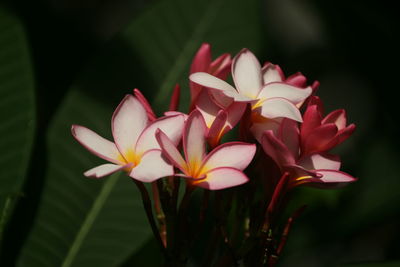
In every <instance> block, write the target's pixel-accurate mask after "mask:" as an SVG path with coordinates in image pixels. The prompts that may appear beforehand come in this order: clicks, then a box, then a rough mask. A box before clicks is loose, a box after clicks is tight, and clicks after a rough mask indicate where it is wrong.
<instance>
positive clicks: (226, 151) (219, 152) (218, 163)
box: [202, 142, 256, 170]
mask: <svg viewBox="0 0 400 267" xmlns="http://www.w3.org/2000/svg"><path fill="white" fill-rule="evenodd" d="M255 153H256V145H255V144H248V143H244V142H229V143H224V144H222V145H219V146H218V147H216V148H215V149H214V150H213V151H211V153H210V154H208V155H207V157H206V158H205V159H204V162H203V166H202V168H205V169H207V170H210V169H215V168H220V167H232V168H235V169H238V170H244V169H245V168H246V167H247V166H248V165H249V164H250V162H251V160H252V159H253V157H254V155H255Z"/></svg>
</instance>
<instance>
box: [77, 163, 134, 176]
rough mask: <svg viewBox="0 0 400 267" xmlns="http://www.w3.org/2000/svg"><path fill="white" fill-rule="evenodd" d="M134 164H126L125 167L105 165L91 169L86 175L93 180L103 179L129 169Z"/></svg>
mask: <svg viewBox="0 0 400 267" xmlns="http://www.w3.org/2000/svg"><path fill="white" fill-rule="evenodd" d="M131 165H132V164H131V163H129V164H125V165H116V164H110V163H107V164H103V165H100V166H97V167H94V168H93V169H90V170H88V171H86V172H85V173H84V175H85V176H86V177H93V178H101V177H104V176H107V175H110V174H112V173H114V172H117V171H119V170H122V169H124V168H129V167H130V166H131Z"/></svg>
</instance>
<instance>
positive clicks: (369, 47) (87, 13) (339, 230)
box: [3, 0, 400, 266]
mask: <svg viewBox="0 0 400 267" xmlns="http://www.w3.org/2000/svg"><path fill="white" fill-rule="evenodd" d="M156 2H157V1H155V0H153V1H144V0H142V1H129V0H115V1H107V0H83V1H82V0H81V1H78V0H69V1H67V0H59V1H56V0H38V1H21V0H14V1H8V2H6V4H7V6H8V7H9V8H11V9H12V10H14V11H15V12H16V14H17V15H18V16H19V17H20V18H21V20H22V22H23V25H24V26H25V29H26V32H27V36H28V41H29V45H30V47H29V48H30V51H31V53H32V61H33V64H34V70H35V71H34V72H35V80H36V103H37V114H38V115H37V118H38V119H37V128H38V129H40V132H45V131H46V129H47V127H48V126H49V124H50V122H51V121H52V118H53V115H54V114H55V112H56V111H57V108H58V107H59V105H60V103H61V101H62V99H63V97H64V95H66V94H67V92H68V90H69V88H70V87H71V85H72V84H73V82H74V81H75V80H76V79H77V78H78V77H79V75H80V73H81V71H82V70H83V69H85V68H87V64H88V62H91V61H92V60H93V57H94V56H95V55H96V53H98V51H101V50H102V49H105V48H104V47H107V44H108V42H109V41H110V40H113V38H114V36H115V35H116V34H117V33H118V32H119V31H120V30H121V29H122V28H123V27H124V26H125V25H126V24H127V23H128V22H129V21H131V20H132V19H135V17H136V16H139V15H140V14H141V13H142V12H144V11H146V10H147V9H148V8H150V7H151V6H152V5H153V4H154V3H156ZM259 6H260V9H259V12H260V14H259V16H260V19H259V21H260V29H261V32H260V40H259V44H258V46H259V47H261V49H259V51H257V52H256V54H257V56H258V57H259V58H260V59H261V61H266V60H268V61H272V62H273V63H276V64H279V65H280V66H281V67H282V68H283V70H284V71H285V73H286V74H291V73H294V72H296V71H301V72H302V73H303V74H305V75H306V76H307V77H308V78H309V80H310V81H313V80H319V81H320V82H321V87H320V90H319V95H320V96H321V98H322V99H323V100H324V102H325V104H326V110H328V111H330V110H333V109H337V108H345V109H346V110H347V114H348V118H349V121H350V122H354V123H355V124H356V125H357V130H356V132H355V134H354V136H353V137H352V138H351V139H350V140H348V141H347V142H346V143H345V144H343V145H342V146H341V147H340V148H339V149H338V150H337V152H338V153H340V154H341V155H342V159H343V169H344V170H345V171H346V172H349V173H351V174H352V175H354V176H355V177H358V178H359V181H358V182H356V183H354V184H352V185H350V186H348V187H347V188H344V189H340V190H337V191H320V190H316V189H306V188H304V189H303V188H302V189H298V190H296V192H295V196H294V198H293V202H294V203H293V206H296V205H297V204H302V203H308V208H307V209H306V212H305V213H304V214H303V215H302V216H301V218H299V219H298V221H297V222H296V223H295V225H294V227H293V231H292V235H291V236H290V239H289V242H288V245H287V248H286V250H285V252H284V254H283V258H282V261H281V265H282V266H329V265H342V264H353V263H354V264H356V263H357V264H372V263H376V264H377V265H376V266H381V264H383V263H382V262H389V263H393V264H396V263H395V262H396V261H398V262H400V249H399V245H398V243H399V242H398V240H399V239H400V230H399V225H400V214H399V204H400V193H399V192H400V177H399V174H398V173H399V172H398V165H399V159H400V156H399V153H398V148H399V147H400V146H399V139H398V137H399V129H400V128H399V127H398V119H397V118H398V114H399V113H398V111H397V109H398V99H397V98H396V96H397V95H398V92H397V91H398V90H399V89H400V88H399V86H398V75H399V74H398V71H399V68H398V54H399V53H398V49H399V42H398V41H397V38H395V37H396V36H395V34H396V33H397V32H395V30H396V29H397V18H398V15H399V14H398V13H399V12H398V9H396V8H395V7H394V4H393V1H344V0H337V1H316V0H314V1H312V0H308V1H306V0H304V1H295V0H282V1H278V0H273V1H263V2H260V5H259ZM238 19H243V20H246V18H245V17H244V18H238ZM161 42H162V40H161ZM244 43H245V42H244ZM220 46H221V47H223V45H220ZM121 51H122V52H121V53H122V54H123V53H124V52H123V51H124V50H123V48H121ZM233 52H237V51H233ZM135 64H137V66H135V67H134V68H137V70H138V72H136V73H135V74H132V75H133V77H132V80H135V79H138V80H141V79H144V78H143V75H146V74H145V73H140V62H139V63H137V62H136V63H135ZM132 73H133V72H132ZM127 83H128V82H127ZM141 83H142V84H144V83H145V82H141ZM150 84H151V82H150ZM131 86H134V85H131ZM97 94H98V95H97V96H96V97H99V98H100V99H107V92H104V91H101V90H99V91H98V92H97ZM152 94H154V92H152V91H148V92H147V95H152ZM120 96H121V95H116V96H113V97H111V101H112V104H114V103H117V102H118V99H120V98H121V97H120ZM45 138H46V137H45V135H41V134H38V135H37V136H36V139H35V143H34V148H33V157H32V158H33V161H32V163H31V164H30V168H29V172H30V173H31V174H32V175H31V177H30V178H29V180H28V181H27V183H26V185H25V192H26V195H28V196H30V197H29V198H24V199H22V200H21V201H20V202H19V204H18V205H17V208H16V212H15V213H14V215H13V216H12V219H11V221H12V225H11V226H10V228H9V229H8V234H7V235H6V237H5V238H6V239H5V242H6V244H7V246H6V247H5V248H4V245H3V249H5V252H3V259H4V262H5V264H7V265H10V266H12V262H13V261H14V260H15V259H16V257H17V255H18V253H19V249H20V247H21V245H22V244H23V242H24V240H25V239H26V237H27V234H28V233H29V231H30V229H31V223H32V222H33V220H34V217H35V214H36V211H37V205H38V201H39V196H40V192H41V190H42V186H43V183H44V181H43V169H44V166H45V162H46V157H47V154H46V145H45ZM289 209H290V208H289ZM11 233H12V234H11ZM7 265H5V266H7ZM132 266H136V265H132ZM367 266H375V265H367ZM382 266H386V265H382Z"/></svg>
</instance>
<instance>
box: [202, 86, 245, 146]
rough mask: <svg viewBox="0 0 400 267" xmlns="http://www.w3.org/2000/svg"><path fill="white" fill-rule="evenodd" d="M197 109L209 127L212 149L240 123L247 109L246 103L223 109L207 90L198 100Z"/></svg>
mask: <svg viewBox="0 0 400 267" xmlns="http://www.w3.org/2000/svg"><path fill="white" fill-rule="evenodd" d="M196 109H197V110H199V111H200V113H201V115H202V116H203V118H204V121H205V123H206V126H207V129H208V130H207V133H206V137H207V141H208V143H209V144H210V146H211V147H215V146H217V145H218V144H219V143H220V140H221V138H222V137H223V135H224V134H226V133H227V132H229V131H230V130H232V128H233V127H235V125H236V124H237V123H238V122H239V121H240V119H241V118H242V116H243V113H244V111H245V109H246V103H243V102H234V103H232V104H231V105H229V106H228V107H227V108H225V109H221V108H220V107H219V106H217V105H216V104H215V103H214V102H213V101H211V100H210V98H209V96H208V92H207V90H203V91H202V92H201V93H200V94H199V96H198V97H197V99H196Z"/></svg>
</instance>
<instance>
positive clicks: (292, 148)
mask: <svg viewBox="0 0 400 267" xmlns="http://www.w3.org/2000/svg"><path fill="white" fill-rule="evenodd" d="M261 144H262V147H263V149H264V151H265V153H266V154H267V155H269V156H270V157H271V158H272V159H273V160H274V161H275V163H276V164H277V165H278V166H279V168H280V169H281V171H282V172H288V173H289V175H290V180H289V182H290V186H291V187H293V186H297V185H300V184H313V185H318V186H322V185H324V186H325V187H329V186H336V185H338V184H345V183H349V182H354V181H355V180H356V178H354V177H352V176H350V175H349V174H347V173H344V172H341V171H340V165H341V162H340V158H339V157H338V156H336V155H331V154H328V153H326V152H325V151H321V152H320V153H317V154H312V155H308V156H305V157H304V156H301V154H302V153H301V149H300V147H301V145H300V132H299V129H298V126H297V123H296V122H295V121H291V120H287V119H285V120H283V121H282V123H281V125H280V128H279V132H278V135H277V136H276V135H275V134H274V133H273V132H272V131H266V132H264V134H263V136H262V142H261Z"/></svg>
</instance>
